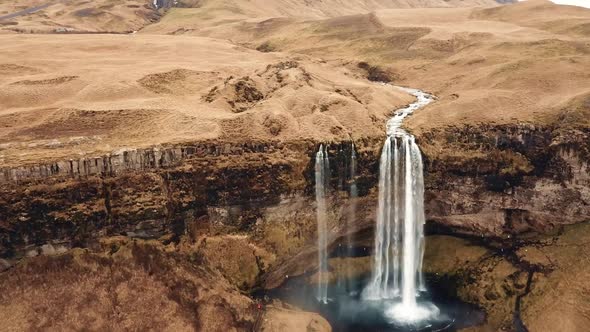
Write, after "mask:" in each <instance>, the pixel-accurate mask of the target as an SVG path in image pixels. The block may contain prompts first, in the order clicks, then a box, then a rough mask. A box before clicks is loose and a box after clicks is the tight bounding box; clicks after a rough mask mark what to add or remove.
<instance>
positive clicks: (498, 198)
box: [0, 0, 590, 331]
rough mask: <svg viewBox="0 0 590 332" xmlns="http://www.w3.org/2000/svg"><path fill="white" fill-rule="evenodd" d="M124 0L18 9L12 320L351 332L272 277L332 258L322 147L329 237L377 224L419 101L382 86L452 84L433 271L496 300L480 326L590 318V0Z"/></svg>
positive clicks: (5, 78)
mask: <svg viewBox="0 0 590 332" xmlns="http://www.w3.org/2000/svg"><path fill="white" fill-rule="evenodd" d="M104 2H105V3H104V4H102V2H101V3H97V4H93V5H92V6H90V5H89V4H88V3H85V2H81V1H80V2H77V1H63V2H58V3H55V4H52V5H51V6H49V7H47V8H46V9H43V10H40V11H37V12H35V13H33V14H30V15H23V16H18V17H15V18H11V19H9V20H2V19H0V31H2V32H5V34H2V35H0V39H1V40H2V41H3V43H2V46H0V50H1V53H2V54H3V55H5V56H4V57H2V58H0V86H1V87H2V89H0V271H5V272H1V273H0V284H1V285H2V289H9V291H8V292H6V293H3V294H1V295H0V314H1V315H2V316H3V317H10V320H9V322H8V325H6V326H8V328H9V329H11V330H38V329H50V330H63V329H80V328H82V327H88V328H91V329H96V330H100V329H112V328H115V327H126V328H128V329H136V328H141V327H142V326H145V327H148V326H149V327H152V328H155V327H157V328H158V329H162V330H202V331H230V330H233V331H249V330H263V331H285V330H294V331H295V330H297V328H302V327H304V328H305V329H307V330H308V331H309V330H311V331H327V330H329V329H330V327H329V324H328V323H327V322H326V321H325V320H324V319H323V318H321V317H320V316H319V315H317V314H311V313H305V312H301V311H299V310H298V309H297V308H293V307H290V306H288V305H287V304H283V303H273V304H270V303H265V304H264V305H261V306H260V307H259V306H258V303H256V302H255V300H253V299H252V297H250V296H249V294H251V292H253V291H255V290H258V289H261V288H263V289H270V288H275V287H278V286H280V285H281V284H282V283H283V282H284V281H285V280H286V279H288V278H289V277H292V276H297V275H303V274H309V273H311V272H313V270H314V269H315V268H317V267H316V264H317V262H315V259H316V256H317V253H316V248H315V232H316V224H315V222H316V221H315V218H316V217H315V207H314V203H313V197H312V193H313V188H314V177H313V158H312V157H313V155H314V153H315V151H317V148H318V146H319V144H320V143H324V144H327V145H328V151H329V155H330V157H331V163H330V166H331V179H330V197H329V201H330V204H329V205H330V206H331V208H330V210H329V228H330V237H329V242H330V248H332V249H336V248H337V247H338V246H339V245H340V244H341V243H342V242H343V241H344V239H345V238H346V236H348V235H350V234H354V236H355V237H356V238H357V239H358V241H359V242H362V241H366V240H367V239H370V238H371V234H372V229H373V224H374V218H375V211H374V209H375V206H376V198H377V188H376V182H377V177H378V156H379V154H380V149H381V145H382V141H383V137H384V135H385V128H384V126H385V121H386V120H387V118H388V117H389V116H391V114H392V112H393V110H394V109H396V108H399V107H401V106H403V105H405V104H408V103H409V102H411V101H412V97H411V96H409V95H406V94H405V93H404V92H402V91H401V90H397V89H395V88H394V87H392V86H390V85H384V84H383V83H391V84H395V85H402V86H411V87H416V88H420V89H423V90H425V91H428V92H431V93H433V94H434V95H436V96H437V101H436V102H435V103H433V104H432V105H430V106H428V107H427V108H425V109H423V110H420V111H419V112H416V114H414V115H412V116H411V117H410V118H409V119H408V122H407V123H405V126H406V129H407V130H409V131H410V132H412V133H414V134H415V135H416V139H417V142H418V144H419V146H420V148H421V149H422V152H423V155H424V159H425V181H426V214H427V219H428V225H427V231H428V232H429V233H430V234H431V236H430V237H429V240H427V243H428V244H427V253H426V260H427V263H425V268H426V269H428V272H432V273H439V274H440V275H441V276H444V277H445V278H449V280H452V281H453V283H454V284H453V285H454V287H455V289H456V291H457V294H458V295H459V296H460V297H461V298H462V299H464V300H466V301H468V302H470V303H474V304H477V305H479V306H481V307H482V308H484V309H485V311H486V313H487V320H486V323H485V324H484V326H481V327H479V328H475V330H491V331H496V330H498V329H500V328H504V329H507V330H510V329H513V328H514V329H516V330H518V328H519V326H521V325H524V326H526V328H528V329H529V330H530V331H544V330H546V327H552V329H550V330H554V329H559V328H561V327H563V329H562V330H564V331H582V330H584V329H585V328H586V327H588V326H589V325H590V322H588V321H587V317H588V314H589V312H590V311H589V310H590V308H589V307H588V303H587V301H586V300H584V294H587V292H588V285H587V284H586V283H585V282H584V280H585V279H586V278H585V276H586V275H587V270H588V269H587V266H586V265H588V264H584V262H586V261H587V256H588V255H587V253H586V249H585V243H587V242H588V241H589V240H588V239H589V238H590V233H588V229H587V227H586V226H587V225H586V224H585V222H587V221H589V219H590V218H589V216H590V205H589V202H590V175H589V174H590V173H589V171H588V163H589V162H590V143H589V142H590V129H589V128H590V122H589V120H588V119H590V85H589V84H588V82H590V76H588V74H587V73H590V62H589V60H588V59H589V57H588V53H589V52H590V33H589V31H590V30H588V29H587V27H588V26H589V25H590V10H584V9H579V8H574V7H567V6H557V5H555V4H551V3H549V2H547V1H533V0H531V1H527V2H524V3H519V4H514V5H506V6H497V3H496V2H495V1H485V0H481V1H479V0H477V1H427V2H420V3H418V2H417V1H410V0H404V1H401V0H400V1H371V2H369V1H351V2H349V3H348V5H347V6H341V5H337V4H336V3H335V1H323V2H309V3H307V2H306V3H305V5H304V4H303V3H304V2H303V1H280V2H279V1H277V2H272V3H271V2H268V1H255V3H254V4H252V3H250V2H244V1H237V0H236V1H234V2H222V1H214V0H209V1H179V2H178V3H177V4H176V6H173V4H170V3H167V2H163V3H160V2H158V3H156V5H157V6H154V4H153V3H152V2H149V3H148V2H141V1H126V2H113V1H104ZM32 5H34V4H32V2H31V3H29V2H27V1H17V2H14V3H11V4H8V3H6V4H2V5H0V16H2V15H5V14H8V13H12V12H15V11H17V10H22V9H24V8H29V7H30V6H32ZM473 6H480V7H477V8H473ZM156 7H158V8H156ZM173 7H174V8H173ZM412 7H446V8H414V9H412ZM457 7H461V8H457ZM400 8H403V9H400ZM60 29H66V30H63V31H62V30H60ZM67 29H71V30H67ZM57 30H59V31H57ZM137 30H139V32H138V33H136V34H129V35H126V34H119V33H122V32H125V33H126V32H132V31H137ZM28 32H34V34H28ZM59 32H79V33H82V32H83V33H89V32H109V33H110V32H117V33H118V34H83V35H82V34H71V35H56V34H51V35H46V33H59ZM22 33H27V34H26V35H24V34H22ZM40 33H44V34H43V35H41V34H40ZM353 142H354V145H355V148H356V151H357V154H358V173H357V174H356V176H355V180H356V182H357V184H358V187H359V197H358V198H355V199H350V197H349V194H348V184H349V182H350V181H351V180H352V179H351V174H350V172H349V169H350V167H349V163H350V156H351V148H352V144H353ZM351 218H354V222H353V224H352V227H350V226H351V225H350V219H351ZM363 259H364V260H365V261H363ZM584 260H586V261H584ZM586 263H587V262H586ZM338 264H339V263H338V260H337V259H335V260H332V261H331V266H332V269H333V274H334V275H337V274H338V273H341V271H340V270H339V268H338ZM367 267H368V264H367V262H366V257H365V258H362V259H361V260H359V263H358V271H356V272H355V273H359V274H360V273H362V272H363V271H366V269H367ZM311 279H313V277H312V278H311ZM311 282H313V280H312V281H311ZM63 289H66V290H67V291H63ZM64 292H65V293H67V294H68V297H63V296H62V294H64ZM97 293H98V295H97ZM101 294H102V295H101ZM556 294H560V297H559V300H558V301H555V298H556V297H557V296H556ZM34 299H42V300H40V301H36V300H34ZM88 307H90V308H93V309H92V310H87V309H85V310H81V309H80V308H88ZM151 307H160V308H163V309H162V310H163V312H165V314H164V315H159V316H154V315H151V314H150V313H149V308H151ZM33 312H34V313H35V314H32V313H33ZM50 317H62V318H61V319H55V318H51V319H50ZM145 317H149V319H145ZM213 317H224V318H223V319H219V318H213ZM286 317H288V318H289V320H286ZM280 322H283V323H280ZM138 324H143V325H138ZM519 324H520V325H519Z"/></svg>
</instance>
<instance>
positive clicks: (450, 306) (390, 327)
mask: <svg viewBox="0 0 590 332" xmlns="http://www.w3.org/2000/svg"><path fill="white" fill-rule="evenodd" d="M424 276H425V283H426V288H427V290H428V291H427V292H420V296H419V297H417V299H416V300H417V305H418V306H420V307H422V308H426V309H428V312H429V315H428V317H427V318H426V319H422V320H417V321H414V322H398V321H396V320H395V319H394V318H393V317H392V315H391V313H390V312H391V310H393V308H394V307H395V306H396V305H399V304H400V303H401V299H400V300H395V299H392V300H383V299H382V300H365V299H363V297H362V290H363V289H365V288H366V286H367V284H368V283H369V282H370V281H371V276H370V274H367V275H364V276H362V277H358V278H353V279H349V280H348V282H342V281H340V282H337V283H334V284H331V285H329V286H328V289H327V291H328V303H327V304H324V303H322V302H319V301H318V300H317V298H316V297H317V296H316V295H317V285H315V284H311V283H309V282H308V276H301V277H295V278H290V279H289V280H288V281H287V282H286V283H285V284H284V285H283V286H281V287H279V288H277V289H274V290H270V291H266V292H263V293H258V294H256V295H257V297H260V298H265V299H266V300H271V299H278V300H281V301H283V302H285V303H288V304H291V305H294V306H297V307H299V308H300V309H302V310H305V311H311V312H316V313H318V314H320V315H321V316H322V317H324V318H326V319H327V320H328V322H330V325H332V329H333V331H342V332H361V331H362V332H402V331H403V332H406V331H412V332H414V331H420V332H437V331H441V332H442V331H457V330H459V329H463V328H467V327H470V326H477V325H481V324H483V323H484V321H485V313H484V311H483V310H481V309H479V308H478V307H477V306H475V305H472V304H468V303H465V302H463V301H461V300H460V299H459V298H458V297H457V296H456V294H454V293H453V290H454V289H455V287H454V282H453V280H449V279H448V278H442V277H439V276H437V275H435V274H425V275H424ZM345 283H346V285H344V284H345ZM433 306H434V307H433Z"/></svg>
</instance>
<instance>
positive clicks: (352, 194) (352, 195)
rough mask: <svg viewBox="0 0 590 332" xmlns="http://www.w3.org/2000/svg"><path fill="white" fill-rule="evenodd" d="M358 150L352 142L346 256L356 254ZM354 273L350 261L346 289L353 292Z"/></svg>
mask: <svg viewBox="0 0 590 332" xmlns="http://www.w3.org/2000/svg"><path fill="white" fill-rule="evenodd" d="M356 158H357V157H356V150H355V146H354V142H353V143H352V144H351V152H350V165H349V167H350V169H349V172H350V175H349V192H348V195H349V199H350V210H349V213H348V216H347V219H346V221H347V225H346V229H347V233H346V254H347V255H346V256H347V257H353V256H354V247H353V244H354V238H353V232H352V230H353V228H354V222H355V221H356V203H357V202H356V198H357V197H358V188H357V186H356V167H357V160H356ZM351 275H352V266H351V265H350V263H349V262H347V263H346V275H345V276H344V277H345V278H346V281H345V282H346V290H347V291H348V292H353V291H354V289H353V285H352V280H351V278H350V276H351Z"/></svg>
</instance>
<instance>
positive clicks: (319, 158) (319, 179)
mask: <svg viewBox="0 0 590 332" xmlns="http://www.w3.org/2000/svg"><path fill="white" fill-rule="evenodd" d="M329 173H330V161H329V159H328V150H327V148H326V147H324V146H323V145H320V148H319V150H318V152H317V153H316V156H315V198H316V205H317V210H316V214H317V227H318V229H317V232H318V290H317V291H318V292H317V299H318V301H320V302H322V303H328V283H327V282H328V280H327V279H328V252H327V251H328V248H327V247H328V225H327V216H326V214H327V211H326V191H327V188H328V181H329Z"/></svg>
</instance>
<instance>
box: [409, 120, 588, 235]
mask: <svg viewBox="0 0 590 332" xmlns="http://www.w3.org/2000/svg"><path fill="white" fill-rule="evenodd" d="M589 136H590V131H588V129H584V128H579V129H568V130H560V129H555V128H551V127H547V126H546V127H542V126H534V125H526V124H522V125H497V126H493V125H485V126H483V125H482V126H479V127H456V128H446V129H441V130H436V131H431V132H427V133H424V134H422V135H421V137H419V140H420V144H421V146H422V148H423V151H424V153H425V155H426V159H427V163H428V172H427V175H426V186H427V196H426V204H427V205H426V210H427V211H426V212H427V215H428V217H429V219H430V220H431V221H433V222H434V223H435V224H436V225H437V226H441V227H443V228H447V229H450V230H452V231H453V232H460V233H466V234H469V235H485V236H502V235H515V234H520V233H525V232H545V231H548V230H550V229H551V228H553V227H555V226H558V225H564V224H573V223H578V222H583V221H587V220H589V219H590V206H589V205H588V203H589V202H590V176H589V173H588V162H589V161H590V159H589V156H590V154H589V153H588V152H589V151H590V144H589V141H588V138H589Z"/></svg>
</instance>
